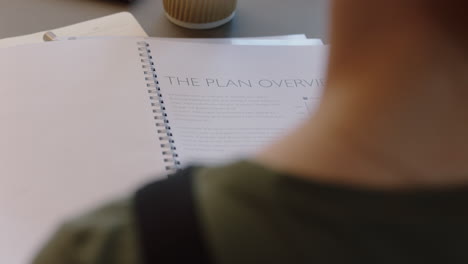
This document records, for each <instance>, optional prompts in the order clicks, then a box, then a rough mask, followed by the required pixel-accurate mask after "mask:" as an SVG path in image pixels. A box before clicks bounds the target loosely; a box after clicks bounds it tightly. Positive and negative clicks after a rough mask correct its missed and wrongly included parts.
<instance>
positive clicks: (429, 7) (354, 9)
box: [332, 0, 468, 50]
mask: <svg viewBox="0 0 468 264" xmlns="http://www.w3.org/2000/svg"><path fill="white" fill-rule="evenodd" d="M467 10H468V1H466V0H352V1H351V0H332V17H333V18H332V43H334V42H336V43H341V42H342V40H345V42H348V41H349V40H352V41H358V40H359V39H362V38H363V37H364V38H367V37H368V35H374V36H375V35H383V34H391V35H393V34H398V33H399V32H400V33H402V36H404V34H405V33H406V32H409V31H410V32H412V33H413V34H414V32H415V31H418V32H420V33H421V34H439V35H441V36H443V37H445V38H447V39H448V40H450V41H454V42H456V43H458V44H459V45H460V47H463V48H465V49H466V50H468V15H467V13H466V12H467ZM334 40H336V41H334Z"/></svg>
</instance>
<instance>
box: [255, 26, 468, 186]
mask: <svg viewBox="0 0 468 264" xmlns="http://www.w3.org/2000/svg"><path fill="white" fill-rule="evenodd" d="M401 30H405V29H401ZM402 34H403V35H402ZM445 37H446V36H444V35H442V34H440V33H439V32H437V31H431V30H427V31H426V32H425V31H424V30H422V31H421V30H420V28H419V29H418V31H413V32H412V31H411V29H408V30H407V32H406V34H404V33H402V32H398V31H394V34H392V32H389V34H387V35H381V36H376V38H375V39H372V37H369V38H366V41H368V43H354V44H353V45H352V46H353V47H354V48H353V49H349V48H345V49H346V50H344V51H343V50H338V51H336V50H334V47H333V45H332V51H331V58H330V71H329V76H328V85H327V88H326V90H325V93H324V97H323V100H322V104H321V106H320V107H319V110H318V111H317V113H316V114H315V115H314V116H313V117H311V118H310V120H308V122H306V123H305V124H304V125H303V126H302V127H301V128H300V129H298V130H296V131H295V132H294V133H292V134H291V135H290V136H289V137H287V138H285V139H284V140H282V141H280V142H278V143H277V144H275V145H273V146H271V147H270V148H268V149H266V150H265V151H263V152H262V153H260V155H259V156H258V157H257V161H259V162H260V163H263V164H265V165H267V166H269V167H273V168H275V169H278V170H281V171H284V172H289V173H292V174H295V175H298V176H300V177H306V178H311V179H315V180H317V179H319V180H326V181H332V182H336V183H342V184H355V185H360V186H366V187H378V188H412V187H428V186H430V187H434V186H445V187H447V186H451V185H453V184H458V183H461V182H463V183H468V121H467V120H466V119H467V117H468V102H467V100H468V60H467V54H468V51H467V50H463V48H461V47H460V46H459V45H456V43H454V42H452V41H450V40H449V38H445ZM332 44H333V43H332ZM359 45H361V46H359ZM337 54H339V55H337ZM335 55H336V56H335ZM334 56H335V57H334Z"/></svg>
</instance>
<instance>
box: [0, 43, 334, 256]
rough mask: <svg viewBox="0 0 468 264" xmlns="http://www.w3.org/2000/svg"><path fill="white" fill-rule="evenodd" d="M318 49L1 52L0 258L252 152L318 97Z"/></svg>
mask: <svg viewBox="0 0 468 264" xmlns="http://www.w3.org/2000/svg"><path fill="white" fill-rule="evenodd" d="M326 57H327V50H326V48H325V47H323V46H294V47H287V46H286V47H285V46H245V45H244V46H233V45H221V44H203V43H176V42H171V41H164V40H159V39H137V38H128V39H127V38H126V39H119V40H116V39H98V40H93V39H89V40H77V41H63V42H52V43H47V44H40V45H30V46H20V47H14V48H9V49H3V50H0V121H1V122H2V124H1V129H0V233H1V234H2V236H1V237H0V262H1V263H13V264H15V263H26V262H27V261H28V259H29V258H30V257H31V256H32V255H33V254H34V252H35V251H37V250H38V249H39V247H40V245H41V243H42V242H43V241H44V240H46V238H47V236H48V235H49V234H50V233H51V232H52V231H53V230H54V228H55V227H56V226H57V225H58V224H60V219H64V218H66V217H70V216H73V215H74V214H75V213H78V212H80V211H82V210H85V209H87V208H89V207H93V206H95V205H96V203H99V202H100V201H105V200H107V199H109V198H113V197H115V196H116V195H121V194H123V193H129V192H131V191H132V190H134V189H135V188H136V187H137V186H139V185H140V184H142V183H144V182H146V181H149V180H152V179H154V178H155V177H157V175H165V174H167V172H168V171H174V170H175V169H177V168H180V167H183V166H187V165H190V164H193V163H204V164H221V163H225V162H229V161H232V160H234V159H238V158H245V157H248V156H249V155H251V154H252V153H255V151H257V150H258V149H260V148H261V147H262V146H264V145H266V144H268V143H269V142H271V141H273V140H275V139H276V138H278V137H281V136H282V135H284V134H285V133H287V131H289V130H291V129H293V128H294V127H295V126H296V125H297V124H298V123H300V122H301V121H302V120H303V119H304V118H306V117H307V116H308V115H309V114H311V113H313V111H314V108H315V107H316V105H317V102H318V101H319V98H320V94H321V91H322V87H323V84H324V81H323V78H324V68H325V67H324V65H325V61H326Z"/></svg>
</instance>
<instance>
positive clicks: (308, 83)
mask: <svg viewBox="0 0 468 264" xmlns="http://www.w3.org/2000/svg"><path fill="white" fill-rule="evenodd" d="M148 42H149V43H150V47H157V48H153V49H152V55H153V58H154V60H155V62H157V63H156V72H157V75H158V81H159V83H160V88H161V92H162V96H163V99H164V100H163V101H164V104H165V107H166V111H167V115H168V120H169V121H170V127H171V132H172V133H173V139H174V141H175V142H174V147H176V151H177V154H178V155H179V161H180V162H181V164H182V166H184V165H187V164H189V163H193V162H203V163H222V162H225V161H230V160H232V159H236V158H242V157H246V155H249V154H251V153H253V152H255V151H257V150H258V149H259V148H261V147H262V146H264V145H266V144H268V143H269V142H271V141H273V140H275V139H277V138H278V137H280V136H282V135H284V134H285V133H286V132H287V131H289V130H290V129H292V128H294V127H295V126H296V125H297V124H298V123H299V122H300V121H301V120H303V119H304V118H305V117H306V116H307V115H309V114H311V113H313V111H314V109H315V107H316V106H317V104H318V102H319V98H320V95H321V91H322V88H323V85H324V77H325V63H326V57H327V48H326V47H323V46H302V47H300V46H299V47H288V46H266V47H265V46H233V45H216V44H195V43H191V44H187V43H174V42H167V41H166V42H165V41H162V40H149V41H148ZM174 54H177V56H174Z"/></svg>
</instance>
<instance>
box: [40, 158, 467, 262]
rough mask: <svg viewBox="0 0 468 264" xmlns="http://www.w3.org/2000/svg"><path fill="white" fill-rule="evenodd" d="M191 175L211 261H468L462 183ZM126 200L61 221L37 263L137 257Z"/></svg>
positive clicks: (250, 171) (236, 167)
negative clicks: (376, 186) (390, 185)
mask: <svg viewBox="0 0 468 264" xmlns="http://www.w3.org/2000/svg"><path fill="white" fill-rule="evenodd" d="M194 177H195V185H194V188H195V196H196V197H195V199H196V203H197V205H198V208H199V210H200V212H199V215H200V217H201V222H202V223H203V225H204V226H203V229H204V230H205V231H206V234H205V236H206V237H207V239H208V245H209V247H210V251H211V253H212V255H213V257H214V259H215V262H216V263H226V264H230V263H270V264H273V263H392V264H394V263H468V253H466V252H468V251H467V250H466V249H465V245H468V228H467V223H468V222H467V220H468V210H466V209H465V207H466V205H467V204H468V203H467V202H468V189H466V188H460V189H458V190H447V191H429V190H428V191H406V192H396V191H387V192H381V191H372V190H363V189H355V188H350V187H346V186H338V185H329V184H322V183H317V182H312V181H306V180H302V179H299V178H295V177H290V176H287V175H283V174H280V173H277V172H275V171H271V170H268V169H265V168H263V167H261V166H259V165H257V164H254V163H249V162H240V163H235V164H232V165H228V166H225V167H218V168H199V169H197V170H196V171H195V173H194ZM132 202H133V201H132V199H131V198H130V199H126V200H120V201H115V202H112V203H110V204H108V205H106V206H104V207H102V208H100V209H98V210H95V211H93V212H91V213H89V214H88V215H85V216H83V217H81V218H78V219H74V220H71V221H70V222H68V223H66V224H65V225H64V226H63V227H62V228H61V229H60V230H59V231H58V232H57V234H56V235H55V236H54V237H53V238H52V240H51V241H50V242H49V244H48V245H47V246H45V248H44V250H43V251H42V252H41V253H40V254H39V255H38V257H37V259H36V261H35V262H34V263H35V264H55V263H67V264H74V263H80V264H98V263H99V264H100V263H106V264H114V263H115V264H117V263H119V264H120V263H122V264H123V263H132V264H138V263H141V259H140V252H139V245H138V243H139V242H138V234H137V230H138V227H137V226H135V223H134V216H133V208H132Z"/></svg>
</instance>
